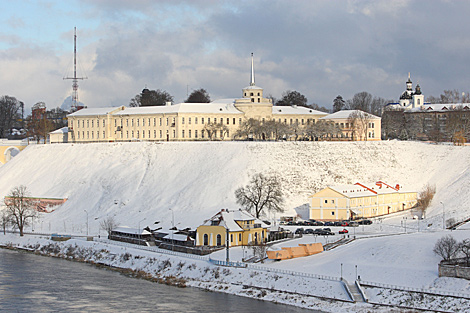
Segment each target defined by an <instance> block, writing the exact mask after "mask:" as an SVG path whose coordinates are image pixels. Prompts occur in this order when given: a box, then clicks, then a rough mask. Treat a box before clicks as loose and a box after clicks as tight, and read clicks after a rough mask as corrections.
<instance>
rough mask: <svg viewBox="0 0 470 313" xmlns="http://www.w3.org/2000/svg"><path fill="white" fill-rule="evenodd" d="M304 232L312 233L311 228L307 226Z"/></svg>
mask: <svg viewBox="0 0 470 313" xmlns="http://www.w3.org/2000/svg"><path fill="white" fill-rule="evenodd" d="M304 234H313V229H311V228H307V229H306V230H305V231H304Z"/></svg>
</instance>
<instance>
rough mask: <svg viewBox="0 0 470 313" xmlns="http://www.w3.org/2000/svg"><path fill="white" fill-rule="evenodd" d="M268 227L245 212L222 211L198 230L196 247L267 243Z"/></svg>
mask: <svg viewBox="0 0 470 313" xmlns="http://www.w3.org/2000/svg"><path fill="white" fill-rule="evenodd" d="M267 231H268V226H267V225H266V224H265V223H263V222H262V221H261V220H259V219H257V218H255V217H254V216H253V215H251V214H250V213H248V212H247V211H243V210H241V209H240V210H235V211H229V210H226V209H222V210H221V211H220V212H219V213H217V214H216V215H214V216H213V217H211V218H210V219H208V220H207V221H205V222H204V224H202V225H201V226H199V227H198V228H197V230H196V246H208V247H217V246H223V245H225V244H226V242H227V235H228V236H229V237H228V239H229V240H228V242H229V246H230V247H232V246H246V245H248V244H260V243H264V242H266V238H267Z"/></svg>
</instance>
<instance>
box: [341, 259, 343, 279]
mask: <svg viewBox="0 0 470 313" xmlns="http://www.w3.org/2000/svg"><path fill="white" fill-rule="evenodd" d="M341 280H343V263H341Z"/></svg>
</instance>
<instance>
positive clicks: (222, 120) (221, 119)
mask: <svg viewBox="0 0 470 313" xmlns="http://www.w3.org/2000/svg"><path fill="white" fill-rule="evenodd" d="M215 122H216V123H217V121H215ZM223 123H224V119H223V118H220V124H223Z"/></svg>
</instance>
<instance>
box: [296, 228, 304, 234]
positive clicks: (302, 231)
mask: <svg viewBox="0 0 470 313" xmlns="http://www.w3.org/2000/svg"><path fill="white" fill-rule="evenodd" d="M295 233H296V234H297V235H302V234H303V233H304V229H303V228H297V229H296V230H295Z"/></svg>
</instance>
